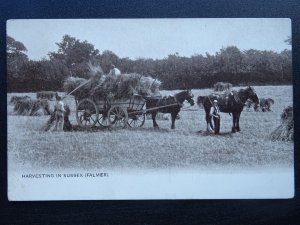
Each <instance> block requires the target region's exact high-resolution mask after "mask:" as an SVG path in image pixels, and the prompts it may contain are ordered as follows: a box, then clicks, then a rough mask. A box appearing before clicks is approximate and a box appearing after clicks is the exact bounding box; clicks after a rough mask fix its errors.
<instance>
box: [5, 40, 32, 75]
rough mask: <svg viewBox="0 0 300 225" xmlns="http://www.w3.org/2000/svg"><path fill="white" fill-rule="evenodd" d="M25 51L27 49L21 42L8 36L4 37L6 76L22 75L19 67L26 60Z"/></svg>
mask: <svg viewBox="0 0 300 225" xmlns="http://www.w3.org/2000/svg"><path fill="white" fill-rule="evenodd" d="M26 52H27V49H26V47H25V45H24V44H23V43H22V42H19V41H16V40H15V39H14V38H12V37H10V36H7V37H6V53H7V73H8V78H12V77H15V78H18V77H20V76H21V75H22V74H20V68H21V67H22V66H23V64H24V63H26V62H27V61H28V57H27V55H26Z"/></svg>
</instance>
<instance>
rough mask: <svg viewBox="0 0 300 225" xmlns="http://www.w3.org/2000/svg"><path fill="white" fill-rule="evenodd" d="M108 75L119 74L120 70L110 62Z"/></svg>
mask: <svg viewBox="0 0 300 225" xmlns="http://www.w3.org/2000/svg"><path fill="white" fill-rule="evenodd" d="M108 75H112V76H119V75H121V71H120V70H119V69H118V68H117V67H116V66H115V65H113V64H111V68H110V71H109V74H108Z"/></svg>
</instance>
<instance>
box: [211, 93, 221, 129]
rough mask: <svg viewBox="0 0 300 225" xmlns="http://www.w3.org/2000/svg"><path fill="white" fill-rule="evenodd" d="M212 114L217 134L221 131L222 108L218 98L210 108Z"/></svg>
mask: <svg viewBox="0 0 300 225" xmlns="http://www.w3.org/2000/svg"><path fill="white" fill-rule="evenodd" d="M210 116H211V117H212V118H213V121H214V124H215V134H219V133H220V120H221V117H220V109H219V106H218V100H216V99H215V100H214V101H213V104H212V106H211V109H210Z"/></svg>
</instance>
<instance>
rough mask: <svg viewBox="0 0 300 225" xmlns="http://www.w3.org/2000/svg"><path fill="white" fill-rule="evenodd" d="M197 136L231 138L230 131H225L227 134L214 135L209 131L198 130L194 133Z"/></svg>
mask: <svg viewBox="0 0 300 225" xmlns="http://www.w3.org/2000/svg"><path fill="white" fill-rule="evenodd" d="M196 133H197V134H198V135H201V136H204V137H205V136H216V137H218V136H222V137H233V133H232V132H230V131H227V132H220V133H219V134H215V133H214V132H209V131H206V130H199V131H197V132H196Z"/></svg>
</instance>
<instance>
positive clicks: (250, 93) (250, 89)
mask: <svg viewBox="0 0 300 225" xmlns="http://www.w3.org/2000/svg"><path fill="white" fill-rule="evenodd" d="M246 91H247V94H248V99H250V100H252V101H253V102H254V103H255V104H256V105H259V98H258V96H257V94H256V93H255V90H254V88H253V87H250V86H248V87H247V89H246Z"/></svg>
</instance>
